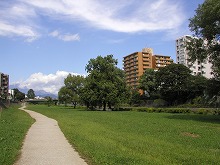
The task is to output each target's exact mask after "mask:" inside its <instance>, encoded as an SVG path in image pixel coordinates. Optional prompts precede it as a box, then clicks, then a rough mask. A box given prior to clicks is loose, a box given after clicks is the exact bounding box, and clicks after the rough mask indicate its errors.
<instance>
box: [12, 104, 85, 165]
mask: <svg viewBox="0 0 220 165" xmlns="http://www.w3.org/2000/svg"><path fill="white" fill-rule="evenodd" d="M20 109H21V110H24V111H26V112H27V113H29V114H30V116H31V117H32V118H34V119H35V120H36V122H35V123H34V124H33V125H32V126H31V128H30V129H29V131H28V133H27V135H26V138H25V140H24V144H23V147H22V150H21V156H20V159H19V160H18V161H17V162H16V163H15V165H86V164H87V163H86V162H85V161H84V160H83V159H82V158H80V156H79V154H78V153H77V152H76V151H75V150H74V149H73V148H72V146H71V145H70V144H69V143H68V141H67V140H66V138H65V136H64V134H63V133H62V131H61V130H60V128H59V126H58V123H57V121H56V120H54V119H51V118H48V117H46V116H44V115H42V114H39V113H37V112H34V111H30V110H26V109H25V105H24V106H23V107H22V108H20Z"/></svg>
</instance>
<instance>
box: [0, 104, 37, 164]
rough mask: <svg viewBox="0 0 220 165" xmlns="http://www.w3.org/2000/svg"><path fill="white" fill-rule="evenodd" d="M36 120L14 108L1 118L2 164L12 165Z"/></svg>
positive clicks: (0, 151) (0, 150)
mask: <svg viewBox="0 0 220 165" xmlns="http://www.w3.org/2000/svg"><path fill="white" fill-rule="evenodd" d="M33 122H34V120H33V119H32V118H31V117H30V116H29V115H28V114H27V113H25V112H23V111H21V110H18V107H12V108H9V109H7V110H3V111H2V112H1V116H0V164H2V165H11V164H13V163H14V161H15V160H16V157H17V156H18V154H19V150H20V149H21V146H22V142H23V140H24V137H25V135H26V132H27V131H28V129H29V128H30V126H31V124H32V123H33Z"/></svg>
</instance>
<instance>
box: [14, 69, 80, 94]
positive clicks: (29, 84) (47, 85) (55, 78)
mask: <svg viewBox="0 0 220 165" xmlns="http://www.w3.org/2000/svg"><path fill="white" fill-rule="evenodd" d="M68 74H72V75H79V74H77V73H72V72H66V71H57V72H56V73H55V74H48V75H46V74H43V73H40V72H39V73H34V74H32V75H31V76H30V77H29V78H28V79H27V80H25V81H20V82H16V84H17V83H18V84H19V88H22V89H24V88H28V89H33V90H34V91H39V90H44V91H46V92H49V93H52V94H56V95H57V94H58V91H59V89H60V88H61V87H62V86H63V85H64V79H65V78H66V77H67V76H68Z"/></svg>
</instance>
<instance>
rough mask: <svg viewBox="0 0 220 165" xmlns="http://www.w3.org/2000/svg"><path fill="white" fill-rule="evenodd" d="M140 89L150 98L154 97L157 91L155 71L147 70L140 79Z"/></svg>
mask: <svg viewBox="0 0 220 165" xmlns="http://www.w3.org/2000/svg"><path fill="white" fill-rule="evenodd" d="M139 83H140V85H139V88H140V89H142V90H143V91H144V93H145V94H146V95H147V96H148V97H152V95H153V94H154V92H155V91H156V90H157V86H156V85H157V84H156V71H154V69H146V70H145V72H144V74H143V75H142V76H141V77H140V80H139Z"/></svg>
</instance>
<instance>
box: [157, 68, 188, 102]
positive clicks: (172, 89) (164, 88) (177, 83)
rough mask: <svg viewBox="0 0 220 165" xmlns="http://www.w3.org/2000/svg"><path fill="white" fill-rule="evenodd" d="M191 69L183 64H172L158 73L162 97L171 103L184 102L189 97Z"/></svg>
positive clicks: (158, 83)
mask: <svg viewBox="0 0 220 165" xmlns="http://www.w3.org/2000/svg"><path fill="white" fill-rule="evenodd" d="M190 73H191V71H190V69H189V68H187V67H186V66H184V65H182V64H171V65H168V66H166V67H164V68H160V69H159V70H158V71H157V73H156V79H157V85H158V89H159V92H160V94H161V97H162V98H163V99H164V100H166V101H167V102H169V103H170V104H179V103H184V102H185V101H186V100H187V99H188V98H187V96H188V94H189V86H190V83H189V82H190V77H191V74H190Z"/></svg>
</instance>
